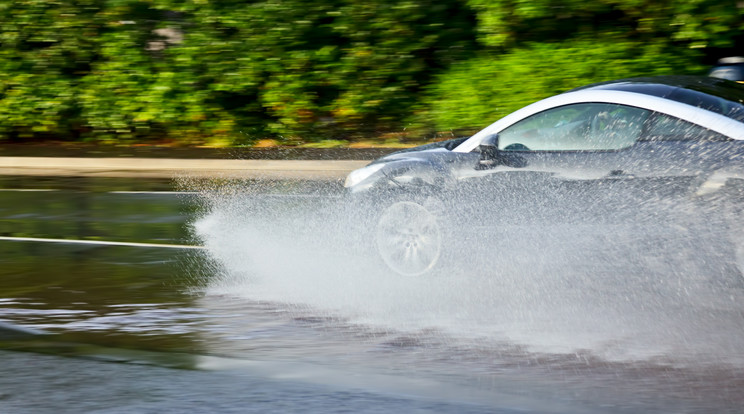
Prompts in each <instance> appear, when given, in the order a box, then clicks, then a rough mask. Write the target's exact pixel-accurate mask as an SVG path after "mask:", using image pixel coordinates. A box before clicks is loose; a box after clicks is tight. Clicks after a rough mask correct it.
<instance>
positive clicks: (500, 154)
mask: <svg viewBox="0 0 744 414" xmlns="http://www.w3.org/2000/svg"><path fill="white" fill-rule="evenodd" d="M525 149H527V147H525ZM478 151H480V154H481V156H480V161H479V162H478V169H489V168H493V167H496V166H498V165H505V166H507V167H513V168H524V167H526V166H527V160H526V159H525V158H524V157H522V156H521V155H519V154H516V153H510V152H509V151H501V150H499V135H498V134H493V135H491V136H489V137H487V138H486V139H484V140H483V142H481V144H480V145H479V146H478Z"/></svg>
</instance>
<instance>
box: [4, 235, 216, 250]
mask: <svg viewBox="0 0 744 414" xmlns="http://www.w3.org/2000/svg"><path fill="white" fill-rule="evenodd" d="M0 241H16V242H37V243H67V244H88V245H98V246H127V247H158V248H163V249H196V250H201V249H204V248H205V247H204V246H192V245H187V244H159V243H135V242H117V241H108V240H69V239H46V238H41V237H8V236H0Z"/></svg>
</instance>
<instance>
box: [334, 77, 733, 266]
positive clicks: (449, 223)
mask: <svg viewBox="0 0 744 414" xmlns="http://www.w3.org/2000/svg"><path fill="white" fill-rule="evenodd" d="M494 104H496V103H494ZM345 185H346V187H347V189H348V192H349V196H350V197H351V199H352V200H354V201H355V202H356V203H357V205H360V206H365V207H366V208H367V209H368V210H370V211H371V213H370V219H371V225H370V226H369V227H370V229H369V230H370V238H372V239H374V244H375V246H376V249H377V251H378V253H379V255H380V257H381V259H382V260H383V261H384V263H385V264H387V266H388V267H389V268H390V269H391V270H393V271H394V272H396V273H398V274H402V275H420V274H424V273H427V272H430V271H432V270H433V269H435V268H437V267H438V266H439V265H440V262H441V261H442V257H443V255H444V253H450V254H451V253H452V251H453V250H454V251H456V252H457V253H456V255H459V256H460V257H461V258H463V257H465V256H467V254H466V253H467V251H468V250H469V249H472V248H473V247H474V246H475V245H478V244H482V243H484V242H483V240H487V239H488V238H489V237H493V236H494V235H495V234H501V229H504V228H506V227H509V228H513V227H514V226H517V227H519V226H526V225H534V224H537V225H538V226H544V227H545V228H548V227H549V226H555V225H557V224H560V225H564V226H573V227H576V226H584V225H587V226H596V225H600V226H605V227H607V226H611V225H616V224H618V223H632V224H633V225H635V226H636V227H637V228H638V229H641V230H640V231H642V229H643V228H644V226H646V225H647V224H648V226H651V225H654V226H656V225H659V224H660V223H661V224H664V225H669V226H670V227H672V228H680V227H682V228H683V230H685V231H686V230H687V229H688V228H689V227H690V226H692V225H691V224H690V223H691V222H690V221H685V220H689V219H690V218H695V219H696V222H697V223H698V225H699V226H700V227H701V228H702V229H710V230H711V234H715V235H716V237H718V238H719V239H725V240H721V241H722V245H725V246H726V247H725V248H724V249H725V250H726V252H727V254H728V256H729V257H730V259H729V260H730V262H731V263H732V264H734V265H733V266H734V267H735V266H738V267H739V269H740V270H741V271H744V219H742V205H744V85H740V84H737V83H735V82H731V81H728V80H722V79H717V78H711V77H679V76H675V77H652V78H636V79H626V80H618V81H613V82H604V83H600V84H594V85H589V86H585V87H582V88H578V89H575V90H572V91H569V92H566V93H563V94H560V95H556V96H553V97H550V98H547V99H545V100H542V101H539V102H536V103H534V104H532V105H529V106H527V107H525V108H522V109H520V110H518V111H516V112H514V113H512V114H510V115H508V116H506V117H504V118H502V119H500V120H498V121H496V122H495V123H493V124H491V125H490V126H488V127H487V128H485V129H483V130H482V131H480V132H478V133H477V134H475V135H473V136H472V137H469V138H460V139H456V140H451V141H444V142H440V143H435V144H430V145H427V146H423V147H418V148H414V149H412V150H406V151H401V152H397V153H393V154H390V155H387V156H385V157H382V158H380V159H378V160H376V161H373V162H372V163H371V164H369V165H367V166H366V167H363V168H361V169H359V170H356V171H353V172H352V173H351V174H349V176H348V178H347V180H346V183H345ZM700 218H703V219H702V220H700ZM679 223H683V224H682V225H681V226H680V224H679ZM675 226H676V227H675ZM714 229H715V231H713V230H714ZM453 237H454V238H455V239H456V240H457V242H456V243H454V244H453V243H451V240H452V239H453ZM458 237H459V238H458ZM690 237H693V236H690ZM694 237H697V236H694ZM609 239H611V237H610V238H609ZM448 243H449V244H448Z"/></svg>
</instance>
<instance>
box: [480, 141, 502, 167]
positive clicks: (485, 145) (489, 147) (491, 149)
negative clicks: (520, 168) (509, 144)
mask: <svg viewBox="0 0 744 414" xmlns="http://www.w3.org/2000/svg"><path fill="white" fill-rule="evenodd" d="M478 151H479V152H480V154H481V162H483V161H488V160H494V159H496V158H498V157H499V134H493V135H491V136H488V137H486V139H484V140H483V141H482V142H481V143H480V145H478Z"/></svg>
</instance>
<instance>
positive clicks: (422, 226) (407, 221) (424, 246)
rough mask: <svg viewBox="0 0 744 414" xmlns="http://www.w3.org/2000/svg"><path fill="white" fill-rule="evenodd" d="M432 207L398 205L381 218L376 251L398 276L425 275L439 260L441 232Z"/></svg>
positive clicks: (415, 204) (410, 202)
mask: <svg viewBox="0 0 744 414" xmlns="http://www.w3.org/2000/svg"><path fill="white" fill-rule="evenodd" d="M427 204H429V205H427ZM430 204H433V202H431V201H430V202H428V203H418V202H414V201H398V202H395V203H393V204H391V205H389V206H388V207H387V208H385V209H384V210H383V212H382V214H381V215H380V216H379V219H378V221H377V229H376V234H375V239H376V242H377V251H378V253H379V254H380V257H381V258H382V260H383V261H384V262H385V264H387V266H388V267H389V268H390V269H391V270H393V271H395V272H396V273H398V274H401V275H405V276H418V275H422V274H424V273H427V272H429V271H431V270H432V269H433V268H434V267H435V266H436V265H437V262H438V261H439V259H440V256H441V254H442V230H441V227H440V225H439V222H438V218H437V215H436V214H434V213H433V212H432V210H433V209H432V208H431V205H430ZM427 207H429V208H427Z"/></svg>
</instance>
